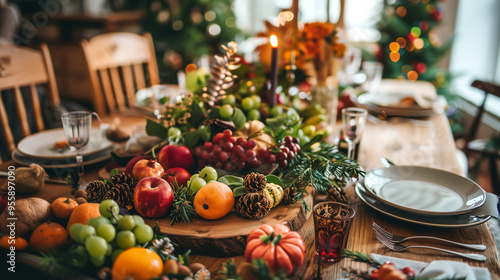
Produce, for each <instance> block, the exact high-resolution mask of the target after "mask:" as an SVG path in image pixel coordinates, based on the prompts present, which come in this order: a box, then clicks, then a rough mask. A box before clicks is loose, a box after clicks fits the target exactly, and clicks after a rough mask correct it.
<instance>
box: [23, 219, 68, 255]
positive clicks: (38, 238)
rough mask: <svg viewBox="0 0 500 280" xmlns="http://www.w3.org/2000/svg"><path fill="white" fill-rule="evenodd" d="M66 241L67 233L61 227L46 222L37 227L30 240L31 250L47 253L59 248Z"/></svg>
mask: <svg viewBox="0 0 500 280" xmlns="http://www.w3.org/2000/svg"><path fill="white" fill-rule="evenodd" d="M67 240H68V233H67V232H66V229H64V227H63V226H61V225H60V224H58V223H54V222H46V223H43V224H41V225H39V226H38V227H37V228H36V229H35V231H33V234H32V235H31V238H30V246H31V248H33V249H35V250H37V251H40V252H48V251H50V250H52V249H54V248H56V247H58V246H61V245H62V244H64V243H65V242H66V241H67Z"/></svg>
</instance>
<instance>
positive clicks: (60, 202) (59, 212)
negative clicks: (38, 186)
mask: <svg viewBox="0 0 500 280" xmlns="http://www.w3.org/2000/svg"><path fill="white" fill-rule="evenodd" d="M76 206H78V202H76V201H75V200H73V199H71V198H66V197H60V198H58V199H56V200H54V202H52V213H54V216H56V217H58V218H61V219H68V218H69V216H71V213H72V212H73V210H74V209H75V207H76Z"/></svg>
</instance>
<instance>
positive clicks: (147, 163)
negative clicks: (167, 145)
mask: <svg viewBox="0 0 500 280" xmlns="http://www.w3.org/2000/svg"><path fill="white" fill-rule="evenodd" d="M163 172H165V169H163V166H161V164H160V163H158V161H157V160H156V159H141V160H139V161H138V162H137V163H136V164H135V165H134V169H132V176H133V177H134V179H136V180H137V181H139V180H141V179H142V178H146V177H161V176H163Z"/></svg>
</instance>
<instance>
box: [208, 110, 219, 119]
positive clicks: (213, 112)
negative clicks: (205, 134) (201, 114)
mask: <svg viewBox="0 0 500 280" xmlns="http://www.w3.org/2000/svg"><path fill="white" fill-rule="evenodd" d="M219 111H220V110H219V107H212V109H211V110H210V112H208V119H209V120H211V119H218V118H220V114H219Z"/></svg>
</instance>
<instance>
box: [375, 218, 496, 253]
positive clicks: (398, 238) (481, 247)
mask: <svg viewBox="0 0 500 280" xmlns="http://www.w3.org/2000/svg"><path fill="white" fill-rule="evenodd" d="M373 229H374V230H375V231H376V232H378V233H380V234H382V235H384V236H385V237H387V241H389V242H391V243H401V242H403V241H406V240H410V239H434V240H439V241H443V242H448V243H450V244H454V245H457V246H462V247H465V248H468V249H473V250H479V251H484V250H486V246H485V245H483V244H464V243H460V242H455V241H451V240H448V239H443V238H439V237H433V236H410V237H405V236H399V235H395V234H392V233H390V232H388V231H386V230H385V229H383V228H382V227H381V226H379V225H377V224H376V223H375V222H373Z"/></svg>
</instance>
